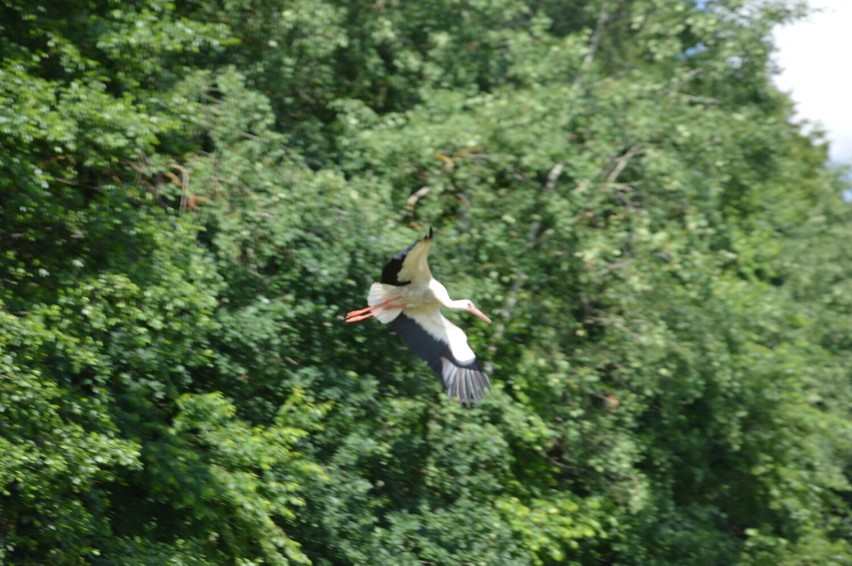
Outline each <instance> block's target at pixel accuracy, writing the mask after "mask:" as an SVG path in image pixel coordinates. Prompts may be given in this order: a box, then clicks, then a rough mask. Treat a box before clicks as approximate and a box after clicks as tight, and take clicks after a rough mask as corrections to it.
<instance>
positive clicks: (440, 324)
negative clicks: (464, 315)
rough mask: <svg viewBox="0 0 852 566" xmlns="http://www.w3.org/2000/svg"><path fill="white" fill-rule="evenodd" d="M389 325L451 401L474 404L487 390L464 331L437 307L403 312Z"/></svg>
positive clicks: (488, 385) (483, 373)
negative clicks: (439, 380)
mask: <svg viewBox="0 0 852 566" xmlns="http://www.w3.org/2000/svg"><path fill="white" fill-rule="evenodd" d="M390 326H391V328H393V329H394V330H395V331H396V333H397V334H399V335H400V337H401V338H402V340H403V342H404V343H405V345H406V346H408V347H409V348H410V349H411V350H412V351H413V352H414V353H415V354H417V355H418V356H420V357H421V358H423V359H424V360H426V363H427V364H429V367H430V368H431V369H432V371H433V372H434V373H435V374H436V375H437V376H438V377H439V378H440V379H441V383H442V384H443V386H444V388H445V389H446V390H447V394H448V395H449V396H450V397H451V398H454V399H457V400H458V401H459V402H460V403H461V404H463V405H466V406H470V405H472V404H473V403H474V402H476V403H477V404H478V403H479V402H480V400H481V399H482V398H483V397H484V396H485V394H486V393H487V392H488V391H489V390H490V389H491V382H490V381H489V380H488V376H487V375H486V374H485V372H483V371H482V369H481V368H480V367H479V364H477V363H476V355H475V354H474V353H473V350H471V349H470V346H469V345H468V343H467V336H465V333H464V331H463V330H462V329H461V328H459V327H458V326H456V325H455V324H453V323H452V322H450V321H449V320H447V318H446V317H444V315H443V314H441V311H440V309H439V308H437V307H436V308H434V309H429V310H425V309H417V310H415V311H409V310H405V311H403V312H402V314H400V315H399V316H397V317H396V319H394V320H393V321H391V322H390Z"/></svg>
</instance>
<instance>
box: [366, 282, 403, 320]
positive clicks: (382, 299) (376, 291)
mask: <svg viewBox="0 0 852 566" xmlns="http://www.w3.org/2000/svg"><path fill="white" fill-rule="evenodd" d="M399 295H400V292H399V287H397V286H396V285H385V284H384V283H373V284H372V285H371V286H370V294H369V295H367V304H368V305H370V306H371V307H376V308H375V309H373V315H374V316H375V317H376V318H377V319H379V322H381V323H382V324H388V323H389V322H392V321H393V320H394V319H395V318H396V317H398V316H399V313H401V312H402V309H398V308H393V305H395V304H397V303H396V301H394V299H396V298H397V297H399ZM388 306H390V307H391V308H387V307H388Z"/></svg>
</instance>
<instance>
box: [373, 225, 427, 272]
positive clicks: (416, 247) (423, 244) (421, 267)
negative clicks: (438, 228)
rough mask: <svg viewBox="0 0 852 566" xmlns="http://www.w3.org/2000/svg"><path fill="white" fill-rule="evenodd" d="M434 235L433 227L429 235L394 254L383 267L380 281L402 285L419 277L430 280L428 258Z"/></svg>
mask: <svg viewBox="0 0 852 566" xmlns="http://www.w3.org/2000/svg"><path fill="white" fill-rule="evenodd" d="M433 235H434V233H433V232H432V228H429V235H428V236H426V237H425V238H423V239H422V240H417V241H416V242H414V243H413V244H411V245H410V246H408V247H407V248H405V249H404V250H403V251H401V252H399V253H398V254H396V255H395V256H393V257H392V258H391V259H390V261H388V262H387V263H386V264H385V267H384V269H382V278H381V279H380V281H381V282H382V283H384V284H385V285H397V286H402V285H408V284H409V283H411V282H412V281H413V280H414V279H415V278H418V277H425V278H426V279H427V280H428V278H429V277H431V274H430V273H429V264H428V262H427V258H428V255H429V247H430V245H431V244H432V236H433Z"/></svg>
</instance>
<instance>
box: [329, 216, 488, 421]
mask: <svg viewBox="0 0 852 566" xmlns="http://www.w3.org/2000/svg"><path fill="white" fill-rule="evenodd" d="M432 236H433V232H432V229H431V228H430V229H429V235H428V236H426V237H425V238H423V239H422V240H419V241H417V242H414V243H413V244H412V245H411V246H409V247H408V249H406V250H405V251H402V252H400V253H398V254H396V255H395V256H393V258H391V260H390V261H388V262H387V263H386V264H385V267H384V269H383V270H382V279H381V282H380V283H373V284H372V285H371V286H370V294H369V296H368V297H367V304H368V305H369V306H368V307H367V308H364V309H360V310H356V311H351V312H349V313H348V314H347V315H346V322H359V321H361V320H364V319H367V318H370V317H371V316H375V317H376V318H377V319H378V320H379V322H381V323H382V324H390V326H391V328H393V329H394V330H395V331H396V332H397V334H399V335H400V336H401V337H402V340H403V342H405V345H406V346H408V347H409V348H411V350H413V351H414V353H415V354H417V355H418V356H420V357H421V358H423V359H424V360H426V363H428V364H429V367H430V368H432V371H434V372H435V373H436V374H437V376H438V377H439V378H440V379H441V383H443V385H444V387H445V388H446V389H447V394H448V395H449V396H450V397H455V398H456V399H458V401H459V402H460V403H462V404H463V405H467V406H470V405H471V403H472V402H473V401H476V402H477V403H479V401H480V399H482V397H483V396H484V395H485V393H486V392H487V391H488V390H489V389H491V383H490V382H489V381H488V376H487V375H485V372H483V371H482V370H481V369H480V368H479V365H478V364H477V363H476V355H475V354H474V353H473V350H471V349H470V345H468V343H467V336H466V335H465V333H464V331H463V330H462V329H461V328H459V327H458V326H456V325H455V324H453V323H452V322H450V321H449V320H447V319H446V318H445V317H444V315H443V314H441V306H445V307H447V308H449V309H453V310H463V311H467V312H469V313H472V314H474V315H476V316H478V317H479V318H481V319H482V320H484V321H485V322H487V323H489V324H490V323H491V319H490V318H488V317H487V316H485V314H483V313H482V311H480V310H479V309H478V308H476V307H475V306H474V304H473V302H472V301H469V300H467V299H459V300H455V301H454V300H452V299H450V294H449V293H448V292H447V288H446V287H444V286H443V285H441V284H440V283H439V282H438V281H436V280H435V278H434V277H432V272H431V271H429V261H428V259H429V248H430V247H431V246H432Z"/></svg>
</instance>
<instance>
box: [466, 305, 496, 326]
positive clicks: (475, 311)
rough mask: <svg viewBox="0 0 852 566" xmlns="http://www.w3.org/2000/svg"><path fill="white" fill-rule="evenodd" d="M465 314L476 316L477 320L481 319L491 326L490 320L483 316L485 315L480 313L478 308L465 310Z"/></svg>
mask: <svg viewBox="0 0 852 566" xmlns="http://www.w3.org/2000/svg"><path fill="white" fill-rule="evenodd" d="M467 312H469V313H470V314H474V315H476V316H478V317H479V318H481V319H482V320H484V321H485V322H487V323H488V324H491V319H490V318H488V317H487V316H485V313H484V312H482V311H481V310H479V309H478V308H476V307H470V308H469V309H467Z"/></svg>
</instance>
